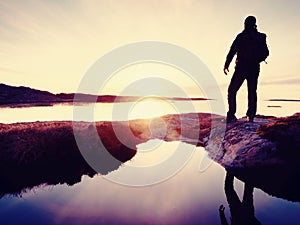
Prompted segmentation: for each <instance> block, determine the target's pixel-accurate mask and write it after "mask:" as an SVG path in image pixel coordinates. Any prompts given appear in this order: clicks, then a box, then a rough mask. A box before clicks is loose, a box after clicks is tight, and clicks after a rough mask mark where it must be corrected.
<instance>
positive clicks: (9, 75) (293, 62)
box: [0, 0, 300, 98]
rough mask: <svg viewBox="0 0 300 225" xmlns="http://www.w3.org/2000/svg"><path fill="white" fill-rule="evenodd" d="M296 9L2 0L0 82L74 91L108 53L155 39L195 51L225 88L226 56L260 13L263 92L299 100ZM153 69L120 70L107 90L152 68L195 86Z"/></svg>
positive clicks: (199, 2) (289, 5)
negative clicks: (265, 53) (248, 20)
mask: <svg viewBox="0 0 300 225" xmlns="http://www.w3.org/2000/svg"><path fill="white" fill-rule="evenodd" d="M299 7H300V3H299V1H296V0H291V1H288V2H286V1H279V0H267V1H261V0H255V1H251V2H249V1H234V0H232V1H229V0H224V1H220V0H218V1H216V0H215V1H206V0H205V1H204V0H184V1H183V0H105V1H104V0H98V1H93V0H89V1H84V0H61V1H59V0H41V1H35V0H24V1H21V0H10V1H6V0H1V1H0V83H5V84H9V85H16V86H19V85H22V86H30V87H33V88H36V89H41V90H48V91H51V92H54V93H59V92H75V91H76V90H77V88H78V85H79V83H80V81H81V79H82V77H83V76H84V74H85V72H86V71H87V70H88V68H89V67H90V66H91V65H92V64H93V63H94V62H95V61H96V60H97V59H98V58H100V57H101V56H102V55H104V54H105V53H107V52H109V51H110V50H112V49H115V48H116V47H119V46H122V45H126V44H129V43H132V42H137V41H144V40H156V41H164V42H169V43H173V44H175V45H178V46H181V47H183V48H185V49H187V50H189V51H191V52H193V53H194V54H196V55H197V56H198V57H199V58H200V59H201V60H202V61H203V62H204V63H205V64H206V65H207V66H208V68H209V69H210V71H211V72H212V74H213V75H214V77H215V79H216V80H217V82H218V84H219V85H220V88H221V89H222V90H223V92H224V93H225V92H226V87H227V85H228V83H229V81H230V77H231V75H232V72H233V71H234V66H233V65H234V63H232V64H231V67H230V75H229V76H228V77H226V76H225V75H224V74H223V72H222V69H223V65H224V60H225V57H226V54H227V52H228V50H229V47H230V45H231V43H232V41H233V39H234V38H235V37H236V35H237V34H238V33H239V32H240V31H242V29H243V21H244V19H245V17H247V16H248V15H255V16H256V17H257V20H258V23H257V25H258V29H259V31H261V32H265V33H266V34H267V35H268V38H267V42H268V45H269V48H270V57H269V58H268V59H267V61H268V64H267V65H265V64H263V65H262V68H261V75H260V84H261V85H262V86H264V85H265V86H267V87H268V92H267V94H266V93H265V95H264V96H266V97H278V98H280V97H283V98H287V97H289V96H291V97H292V98H297V97H298V96H300V95H299V94H300V91H299V83H300V78H299V65H300V44H299V40H300V29H299V21H300V14H299ZM153 68H154V69H153ZM153 68H152V70H151V68H150V67H149V65H148V66H147V65H145V67H142V66H139V67H137V68H136V69H134V68H133V69H129V70H128V71H129V72H130V73H129V72H128V73H127V74H126V72H123V73H121V74H122V75H120V76H119V77H118V76H117V75H116V77H114V78H113V79H112V80H113V81H114V82H111V86H108V87H107V88H106V89H105V90H104V92H105V93H107V94H118V93H120V91H121V89H122V88H124V87H125V86H126V85H128V84H129V83H130V82H131V81H132V80H136V79H142V78H143V76H144V77H147V76H151V75H152V74H153V75H154V74H155V73H160V74H162V76H163V77H164V78H166V79H170V80H172V81H174V82H175V83H176V82H177V83H178V84H180V85H182V86H184V87H185V88H188V89H189V90H192V88H193V87H192V86H193V84H192V83H190V82H189V79H188V77H187V76H186V75H185V74H182V76H181V75H180V72H178V71H177V72H176V71H175V69H174V68H173V69H172V68H171V69H170V68H167V66H166V67H165V68H161V66H156V67H155V66H154V67H153ZM176 73H177V75H176ZM203 85H205V84H203ZM121 87H122V88H121ZM278 87H281V89H280V90H278ZM224 97H225V96H224Z"/></svg>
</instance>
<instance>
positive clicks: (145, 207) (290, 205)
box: [0, 98, 300, 225]
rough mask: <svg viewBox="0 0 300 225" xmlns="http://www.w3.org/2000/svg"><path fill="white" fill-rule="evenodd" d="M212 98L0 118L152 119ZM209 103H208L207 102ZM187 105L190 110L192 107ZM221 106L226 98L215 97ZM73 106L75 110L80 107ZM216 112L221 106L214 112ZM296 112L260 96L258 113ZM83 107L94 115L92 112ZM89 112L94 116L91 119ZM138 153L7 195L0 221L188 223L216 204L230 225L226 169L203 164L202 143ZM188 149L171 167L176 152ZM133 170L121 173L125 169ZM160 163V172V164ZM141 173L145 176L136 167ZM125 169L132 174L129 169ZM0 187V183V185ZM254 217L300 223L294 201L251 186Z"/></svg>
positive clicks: (216, 220) (64, 108) (201, 108)
mask: <svg viewBox="0 0 300 225" xmlns="http://www.w3.org/2000/svg"><path fill="white" fill-rule="evenodd" d="M214 101H217V100H210V101H190V103H189V104H190V105H189V106H188V107H187V106H186V104H187V103H186V102H183V101H165V100H164V99H157V98H156V99H152V98H143V99H141V101H138V102H135V103H97V104H81V105H78V106H76V107H77V111H76V110H75V111H74V106H73V105H72V104H56V105H53V106H36V107H22V108H9V107H2V108H0V115H1V117H0V123H17V122H34V121H61V120H76V121H91V120H94V121H120V120H126V119H127V120H131V119H138V118H147V119H151V118H153V117H159V116H162V115H166V114H180V113H189V112H208V113H219V111H218V112H215V111H213V108H214V107H213V106H212V105H213V104H215V102H214ZM212 102H213V103H212ZM191 104H192V107H190V106H191ZM218 104H221V106H222V107H224V108H226V107H227V106H226V103H224V102H219V103H218ZM246 106H247V102H246V101H245V100H241V99H240V100H239V101H238V112H237V116H238V117H243V116H244V114H245V111H246ZM78 110H79V111H78ZM80 110H82V112H83V113H82V114H81V113H78V112H81V111H80ZM220 111H222V110H220ZM299 111H300V102H297V101H294V102H293V101H267V100H266V99H261V100H259V103H258V114H261V115H272V116H277V117H283V116H290V115H292V114H294V113H296V112H299ZM84 112H92V113H91V114H89V113H87V114H88V115H85V113H84ZM91 115H92V117H91ZM137 148H138V149H137V154H136V156H135V157H133V158H132V159H131V160H130V161H128V162H126V163H124V165H122V166H120V167H119V169H117V170H115V171H112V172H111V173H109V174H107V175H101V174H98V175H95V176H94V177H93V178H90V177H88V176H83V177H82V179H81V182H79V183H76V184H74V185H72V186H69V185H67V184H58V185H51V186H48V185H41V186H39V187H35V188H33V189H31V190H26V191H25V192H24V193H22V195H16V196H14V195H5V196H3V197H2V198H1V199H0V224H3V225H8V224H9V225H17V224H22V225H35V224H43V225H70V224H72V225H83V224H84V225H110V224H111V225H113V224H118V225H119V224H120V225H122V224H124V225H134V224H137V225H139V224H141V225H142V224H145V225H146V224H149V225H150V224H151V225H156V224H157V225H176V224H178V225H185V224H186V225H193V224H195V225H196V224H200V225H201V224H204V225H213V224H221V221H220V214H219V207H220V205H223V206H224V207H225V211H224V212H225V216H226V218H227V221H228V224H230V220H231V214H230V210H229V205H228V201H227V198H226V195H225V191H224V181H225V176H226V171H225V169H224V168H223V167H221V166H220V165H219V164H217V163H214V162H211V163H210V165H209V166H208V167H206V168H205V169H203V168H201V163H202V162H203V160H205V157H207V156H206V153H205V151H204V149H203V148H201V147H196V146H193V145H190V144H183V143H180V142H164V141H161V140H151V141H149V142H148V143H143V144H140V145H138V146H137ZM178 150H179V151H181V152H186V154H189V156H188V157H186V158H185V159H184V162H182V164H180V165H179V166H178V167H176V168H175V169H173V171H166V170H168V168H170V167H167V166H165V167H163V166H161V167H159V166H160V165H162V164H165V165H173V164H172V163H173V162H172V160H173V157H172V156H173V155H174V154H175V152H176V151H178ZM128 167H129V168H131V170H127V168H128ZM158 168H159V169H158ZM140 170H143V171H145V172H144V173H140V172H139V171H140ZM130 171H131V172H130ZM0 182H1V181H0ZM0 185H1V183H0ZM234 188H235V191H236V193H237V195H238V196H239V198H240V199H242V198H243V190H244V183H243V181H241V180H238V179H236V178H235V180H234ZM253 206H254V210H255V218H256V219H257V220H258V221H259V222H260V223H261V224H263V225H281V224H290V225H298V224H300V217H299V215H300V214H299V213H300V203H299V202H291V201H288V200H285V199H281V198H278V197H274V196H270V195H268V194H267V193H265V192H264V191H262V190H260V189H258V188H255V189H254V192H253Z"/></svg>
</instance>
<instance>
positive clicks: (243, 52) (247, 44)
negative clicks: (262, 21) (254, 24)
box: [238, 32, 269, 63]
mask: <svg viewBox="0 0 300 225" xmlns="http://www.w3.org/2000/svg"><path fill="white" fill-rule="evenodd" d="M242 34H243V35H242V38H241V43H240V48H239V51H238V55H239V58H240V59H242V61H243V60H245V61H247V62H254V63H257V62H258V63H260V62H262V61H265V60H266V58H267V57H268V56H269V49H268V46H267V43H266V37H267V36H266V35H265V34H264V33H259V32H243V33H242Z"/></svg>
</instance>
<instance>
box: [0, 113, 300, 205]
mask: <svg viewBox="0 0 300 225" xmlns="http://www.w3.org/2000/svg"><path fill="white" fill-rule="evenodd" d="M223 119H224V118H223V117H222V116H218V115H210V114H207V113H199V114H195V113H190V114H182V115H166V116H163V117H161V118H156V119H149V120H133V121H129V122H113V123H111V122H97V123H96V128H97V131H98V133H99V135H100V137H101V140H102V142H103V144H104V146H105V148H106V149H108V151H109V153H110V154H103V153H107V151H106V150H105V149H104V150H103V149H102V150H103V151H101V152H100V153H99V151H98V150H96V149H97V141H96V139H95V138H97V137H95V135H93V126H94V125H93V124H90V123H83V122H78V123H76V124H75V127H76V129H79V131H80V132H79V134H80V135H79V136H80V138H81V139H82V140H84V141H85V142H86V143H87V145H88V149H89V150H88V151H89V155H90V156H95V158H97V159H98V160H99V161H98V164H99V168H98V169H97V171H98V172H99V173H101V174H106V173H108V172H109V171H112V170H115V169H117V168H118V167H119V166H120V165H121V163H122V162H125V161H127V160H129V159H131V158H132V157H133V156H134V155H135V153H136V145H138V144H139V143H143V142H146V141H148V140H150V139H154V138H156V139H163V140H165V141H178V140H179V141H182V142H186V143H189V144H193V145H197V146H203V147H205V149H206V151H207V152H208V154H209V156H210V157H211V158H212V159H213V160H214V161H216V162H217V163H219V164H221V165H222V166H223V167H225V168H226V169H227V170H229V171H231V172H232V173H233V174H234V175H235V176H236V177H238V178H239V179H241V180H243V181H247V182H248V183H250V184H252V185H253V186H255V187H258V188H261V189H262V190H263V191H265V192H267V193H269V194H271V195H274V196H278V197H280V198H285V199H289V200H293V201H299V202H300V194H299V193H298V191H297V190H299V188H300V186H299V184H298V183H299V182H298V180H297V177H299V176H298V171H299V156H300V153H299V151H300V115H299V114H295V115H294V116H292V117H286V118H274V117H259V118H256V119H255V123H247V122H245V119H240V120H238V121H237V122H236V123H233V124H229V125H227V126H226V124H225V123H224V121H223ZM212 120H213V121H214V122H213V123H212V122H211V121H212ZM199 125H200V130H199ZM161 126H163V129H162V128H161ZM224 127H225V128H226V129H225V130H224ZM212 131H213V132H212ZM223 131H226V132H225V136H224V140H223V141H222V140H220V139H219V137H218V133H220V132H223ZM116 132H117V135H116ZM209 139H210V141H208V140H209ZM220 142H221V148H220V149H218V148H216V147H215V146H216V145H218V143H220ZM0 149H1V151H0V179H1V183H2V185H1V186H0V194H2V195H3V194H5V193H17V192H20V191H21V190H22V189H24V188H31V187H34V186H36V185H40V184H57V183H67V184H74V183H76V182H79V181H80V179H81V176H82V175H84V174H86V175H89V176H94V175H95V174H96V172H95V171H94V170H93V169H92V168H91V167H90V166H89V165H88V164H87V163H86V161H85V160H84V159H83V157H82V156H81V154H80V152H79V150H78V147H77V144H76V141H75V138H74V134H73V130H72V123H71V122H36V123H19V124H1V125H0ZM183 150H184V149H183ZM112 156H113V157H112ZM116 159H117V160H116Z"/></svg>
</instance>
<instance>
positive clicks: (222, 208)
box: [219, 205, 225, 213]
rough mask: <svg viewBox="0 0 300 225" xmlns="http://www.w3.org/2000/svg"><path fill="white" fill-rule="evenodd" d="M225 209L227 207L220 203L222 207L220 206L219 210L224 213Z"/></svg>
mask: <svg viewBox="0 0 300 225" xmlns="http://www.w3.org/2000/svg"><path fill="white" fill-rule="evenodd" d="M224 210H225V207H224V205H220V207H219V212H222V213H224Z"/></svg>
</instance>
